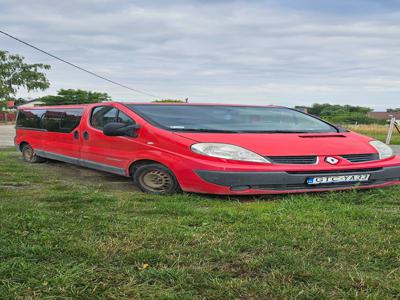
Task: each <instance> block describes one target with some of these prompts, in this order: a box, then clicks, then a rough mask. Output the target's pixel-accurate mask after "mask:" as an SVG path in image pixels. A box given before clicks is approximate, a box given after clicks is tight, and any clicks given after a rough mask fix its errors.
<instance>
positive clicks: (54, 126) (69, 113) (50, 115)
mask: <svg viewBox="0 0 400 300" xmlns="http://www.w3.org/2000/svg"><path fill="white" fill-rule="evenodd" d="M82 112H83V110H82V109H52V110H47V111H46V113H45V114H44V116H43V123H42V124H43V128H44V129H46V130H47V131H52V132H63V133H69V132H71V131H73V130H74V129H75V128H76V127H77V126H78V125H79V123H80V121H81V117H82Z"/></svg>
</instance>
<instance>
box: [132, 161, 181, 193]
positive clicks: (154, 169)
mask: <svg viewBox="0 0 400 300" xmlns="http://www.w3.org/2000/svg"><path fill="white" fill-rule="evenodd" d="M133 182H134V183H135V184H136V186H137V187H138V188H139V189H140V190H141V191H142V192H145V193H150V194H159V195H167V194H174V193H177V192H179V191H180V188H179V184H178V181H177V180H176V178H175V176H174V174H173V173H172V172H171V171H170V170H169V169H168V168H167V167H165V166H163V165H161V164H148V165H143V166H140V167H138V168H137V169H136V170H135V172H134V173H133Z"/></svg>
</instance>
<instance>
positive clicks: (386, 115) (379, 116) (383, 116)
mask: <svg viewBox="0 0 400 300" xmlns="http://www.w3.org/2000/svg"><path fill="white" fill-rule="evenodd" d="M368 116H369V117H370V118H373V119H375V120H390V119H391V118H392V117H395V118H396V119H397V120H400V112H385V111H372V112H369V113H368Z"/></svg>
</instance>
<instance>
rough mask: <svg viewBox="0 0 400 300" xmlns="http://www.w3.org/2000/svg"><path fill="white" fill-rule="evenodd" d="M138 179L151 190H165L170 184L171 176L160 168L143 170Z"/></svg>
mask: <svg viewBox="0 0 400 300" xmlns="http://www.w3.org/2000/svg"><path fill="white" fill-rule="evenodd" d="M139 181H140V183H141V185H142V186H145V187H146V188H147V189H149V190H150V191H153V192H166V191H167V190H168V189H169V187H170V186H171V184H172V180H171V176H170V175H169V174H167V173H165V172H163V171H160V170H151V171H148V172H145V173H144V174H142V175H141V176H140V177H139Z"/></svg>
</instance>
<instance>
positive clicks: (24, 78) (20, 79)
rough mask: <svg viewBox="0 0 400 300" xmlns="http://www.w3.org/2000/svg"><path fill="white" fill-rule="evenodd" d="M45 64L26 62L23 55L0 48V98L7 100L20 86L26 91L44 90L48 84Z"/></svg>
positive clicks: (47, 67)
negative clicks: (44, 71)
mask: <svg viewBox="0 0 400 300" xmlns="http://www.w3.org/2000/svg"><path fill="white" fill-rule="evenodd" d="M49 69H50V66H49V65H45V64H28V63H26V62H25V61H24V57H22V56H20V55H16V54H9V53H8V52H7V51H2V50H0V99H3V100H7V99H9V98H12V97H13V96H15V94H16V93H17V91H18V90H19V89H20V88H25V89H27V90H28V91H37V90H40V91H44V90H45V89H47V88H48V87H49V86H50V83H49V81H48V80H47V78H46V74H45V73H43V72H42V70H49Z"/></svg>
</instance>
